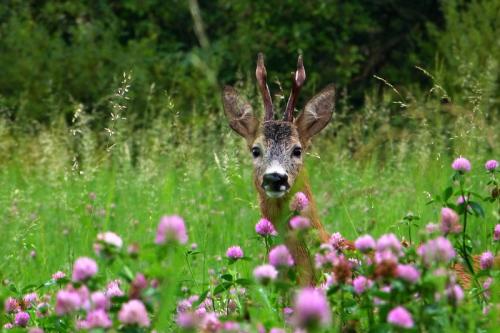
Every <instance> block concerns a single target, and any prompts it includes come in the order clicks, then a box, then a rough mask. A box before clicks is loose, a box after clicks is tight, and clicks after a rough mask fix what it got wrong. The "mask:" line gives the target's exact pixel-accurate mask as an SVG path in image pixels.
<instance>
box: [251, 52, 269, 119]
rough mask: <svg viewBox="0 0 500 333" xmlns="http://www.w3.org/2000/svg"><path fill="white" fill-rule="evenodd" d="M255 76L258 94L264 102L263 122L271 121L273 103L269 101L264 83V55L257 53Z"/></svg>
mask: <svg viewBox="0 0 500 333" xmlns="http://www.w3.org/2000/svg"><path fill="white" fill-rule="evenodd" d="M255 76H256V77H257V82H258V83H259V89H260V93H261V94H262V99H263V100H264V110H265V116H264V121H268V120H273V102H272V100H271V94H270V93H269V88H268V87H267V83H266V76H267V72H266V67H265V66H264V55H263V54H262V53H259V55H258V57H257V68H256V69H255Z"/></svg>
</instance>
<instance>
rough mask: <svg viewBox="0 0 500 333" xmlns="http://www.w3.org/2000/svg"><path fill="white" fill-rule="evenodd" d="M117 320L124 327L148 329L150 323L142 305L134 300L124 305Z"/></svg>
mask: <svg viewBox="0 0 500 333" xmlns="http://www.w3.org/2000/svg"><path fill="white" fill-rule="evenodd" d="M118 319H119V320H120V322H121V323H122V324H125V325H139V326H141V327H149V324H150V321H149V317H148V312H147V311H146V307H145V306H144V304H143V303H142V302H141V301H139V300H136V299H133V300H131V301H128V302H127V303H124V304H123V305H122V307H121V309H120V312H119V313H118Z"/></svg>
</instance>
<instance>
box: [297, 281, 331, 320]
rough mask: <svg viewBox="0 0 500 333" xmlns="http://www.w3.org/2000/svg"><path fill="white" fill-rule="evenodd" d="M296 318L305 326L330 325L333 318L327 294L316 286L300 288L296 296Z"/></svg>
mask: <svg viewBox="0 0 500 333" xmlns="http://www.w3.org/2000/svg"><path fill="white" fill-rule="evenodd" d="M294 319H295V324H296V325H297V326H299V327H304V328H309V327H316V326H318V325H321V326H326V325H328V324H329V323H330V322H331V319H332V318H331V312H330V306H329V305H328V301H327V299H326V296H325V294H324V293H323V292H321V291H319V290H317V289H314V288H305V289H302V290H300V291H299V293H298V294H297V295H296V297H295V302H294Z"/></svg>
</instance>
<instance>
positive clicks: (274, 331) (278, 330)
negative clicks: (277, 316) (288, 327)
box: [269, 328, 286, 333]
mask: <svg viewBox="0 0 500 333" xmlns="http://www.w3.org/2000/svg"><path fill="white" fill-rule="evenodd" d="M269 333H286V331H285V330H284V329H282V328H271V330H270V331H269Z"/></svg>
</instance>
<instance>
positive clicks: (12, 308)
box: [4, 297, 19, 313]
mask: <svg viewBox="0 0 500 333" xmlns="http://www.w3.org/2000/svg"><path fill="white" fill-rule="evenodd" d="M4 308H5V312H6V313H14V312H17V311H19V302H18V301H17V299H15V298H14V297H8V298H7V299H6V300H5V302H4Z"/></svg>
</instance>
